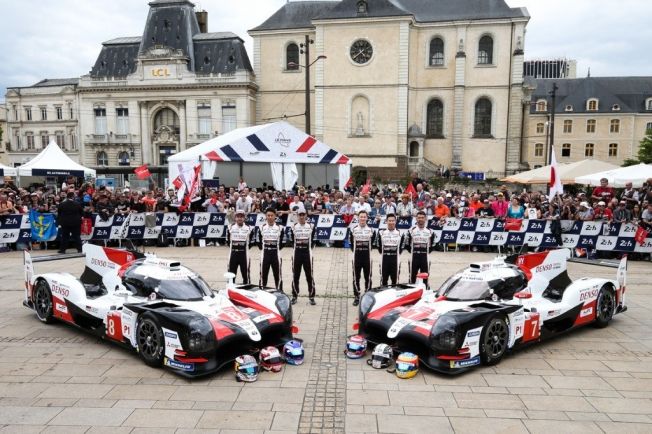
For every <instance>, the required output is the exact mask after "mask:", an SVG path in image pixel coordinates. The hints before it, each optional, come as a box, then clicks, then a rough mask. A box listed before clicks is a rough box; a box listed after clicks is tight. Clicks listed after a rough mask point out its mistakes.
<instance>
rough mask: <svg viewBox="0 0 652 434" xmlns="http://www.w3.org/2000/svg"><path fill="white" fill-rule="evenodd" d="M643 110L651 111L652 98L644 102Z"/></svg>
mask: <svg viewBox="0 0 652 434" xmlns="http://www.w3.org/2000/svg"><path fill="white" fill-rule="evenodd" d="M645 109H646V110H652V98H648V99H647V100H646V101H645Z"/></svg>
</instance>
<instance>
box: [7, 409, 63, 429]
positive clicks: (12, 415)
mask: <svg viewBox="0 0 652 434" xmlns="http://www.w3.org/2000/svg"><path fill="white" fill-rule="evenodd" d="M62 410H63V408H62V407H41V408H39V409H38V410H37V409H34V408H32V407H0V421H2V423H3V424H7V425H43V424H46V423H48V422H49V421H50V420H51V419H52V418H54V417H55V416H56V415H57V414H59V413H60V412H61V411H62Z"/></svg>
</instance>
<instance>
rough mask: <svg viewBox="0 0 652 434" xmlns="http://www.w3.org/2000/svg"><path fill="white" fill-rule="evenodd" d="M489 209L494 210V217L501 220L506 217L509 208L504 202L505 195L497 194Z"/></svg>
mask: <svg viewBox="0 0 652 434" xmlns="http://www.w3.org/2000/svg"><path fill="white" fill-rule="evenodd" d="M491 208H493V210H494V216H496V217H499V218H502V217H505V216H506V215H507V208H509V203H508V202H507V201H506V200H505V194H504V193H502V192H499V193H498V194H497V195H496V200H495V201H494V202H493V203H492V204H491Z"/></svg>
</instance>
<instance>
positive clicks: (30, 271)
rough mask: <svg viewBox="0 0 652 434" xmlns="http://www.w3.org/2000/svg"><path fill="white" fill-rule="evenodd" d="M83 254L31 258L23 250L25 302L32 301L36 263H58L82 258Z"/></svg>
mask: <svg viewBox="0 0 652 434" xmlns="http://www.w3.org/2000/svg"><path fill="white" fill-rule="evenodd" d="M84 256H85V254H84V253H70V254H59V255H42V256H34V257H33V256H32V255H31V254H30V253H29V251H27V250H23V266H24V271H25V301H29V300H31V299H32V291H33V287H32V280H33V279H34V264H35V263H38V262H50V261H60V260H62V259H73V258H83V257H84Z"/></svg>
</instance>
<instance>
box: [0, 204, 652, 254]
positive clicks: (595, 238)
mask: <svg viewBox="0 0 652 434" xmlns="http://www.w3.org/2000/svg"><path fill="white" fill-rule="evenodd" d="M308 218H309V219H310V220H311V222H312V223H313V224H314V225H315V227H316V230H317V238H318V239H319V240H321V241H342V240H344V239H345V238H346V233H347V228H348V226H350V225H353V224H356V223H357V221H356V219H353V220H351V221H349V222H348V223H347V220H346V219H345V218H344V217H343V216H341V215H336V214H319V215H313V216H309V217H308ZM287 219H288V216H287V215H284V216H282V217H279V219H278V221H279V223H280V224H282V225H285V224H287ZM92 220H93V228H92V234H90V235H85V236H83V238H84V239H93V240H100V241H102V240H117V239H125V238H127V239H131V240H142V239H157V238H158V237H159V234H161V233H163V234H165V235H166V236H167V237H168V238H174V239H179V238H182V239H189V238H194V239H202V238H203V239H219V238H224V237H225V236H226V232H225V228H226V225H227V223H226V222H227V219H226V215H225V214H222V213H202V212H199V213H181V214H177V213H156V214H155V215H149V216H146V215H145V214H131V215H130V216H123V215H115V216H111V217H109V218H108V219H107V220H102V219H101V218H100V216H99V215H94V216H93V219H92ZM246 222H247V224H249V225H254V224H255V225H257V226H260V225H262V224H263V223H264V222H265V215H264V214H249V215H248V216H247V218H246ZM414 224H416V218H414V217H400V218H398V220H397V228H398V229H399V230H401V231H406V230H408V229H409V228H410V227H412V226H413V225H414ZM370 225H371V226H372V227H374V228H380V229H382V228H385V227H386V224H385V221H384V219H382V220H380V221H375V220H374V221H372V222H371V224H370ZM428 226H429V227H430V228H431V229H433V230H434V231H435V234H436V235H435V237H436V238H435V239H436V242H437V243H439V244H457V245H472V246H501V247H505V246H513V247H518V246H523V245H525V244H527V245H528V246H530V247H543V248H548V247H557V246H558V244H557V240H556V237H555V235H553V233H552V232H551V228H550V222H549V221H546V220H523V221H522V222H521V224H520V227H518V224H517V227H516V228H510V229H512V230H506V228H505V222H504V221H503V220H499V219H482V218H478V219H473V218H469V219H467V218H463V219H458V218H446V219H441V220H440V219H437V218H434V217H431V218H429V220H428ZM561 228H562V233H561V245H562V246H563V247H567V248H585V249H588V250H594V249H595V250H602V251H619V252H641V253H652V233H651V234H650V235H648V238H646V240H645V242H644V243H643V244H642V245H641V244H639V243H638V242H636V241H635V239H634V237H635V235H636V230H637V226H636V225H635V224H631V223H612V224H609V223H606V222H599V221H595V222H579V221H571V220H568V221H561ZM30 238H31V227H30V222H29V216H28V215H21V214H16V215H7V216H0V243H3V244H11V243H16V242H18V241H23V242H29V241H30Z"/></svg>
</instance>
